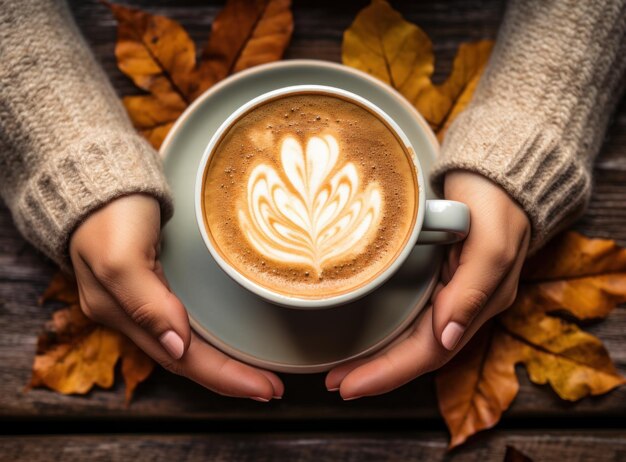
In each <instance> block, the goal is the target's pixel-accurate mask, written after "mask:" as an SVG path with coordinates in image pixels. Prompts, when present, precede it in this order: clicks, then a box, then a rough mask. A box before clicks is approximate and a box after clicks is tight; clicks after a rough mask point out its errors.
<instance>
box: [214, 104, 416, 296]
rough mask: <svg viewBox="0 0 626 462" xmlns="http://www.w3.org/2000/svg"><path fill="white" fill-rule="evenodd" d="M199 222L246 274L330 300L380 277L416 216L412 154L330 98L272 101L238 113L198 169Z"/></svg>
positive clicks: (362, 112) (363, 115) (385, 130)
mask: <svg viewBox="0 0 626 462" xmlns="http://www.w3.org/2000/svg"><path fill="white" fill-rule="evenodd" d="M202 194H203V209H204V219H205V226H206V227H207V231H208V234H209V236H210V239H211V240H212V242H213V244H214V246H215V247H216V249H217V250H218V252H219V253H220V255H221V256H222V258H224V259H225V260H226V261H228V262H229V263H230V265H231V266H233V267H234V268H235V269H237V271H239V272H240V273H242V274H243V275H244V276H246V277H247V278H249V279H250V280H252V281H253V282H255V283H257V284H259V285H261V286H263V287H266V288H268V289H270V290H272V291H275V292H279V293H283V294H286V295H292V296H298V297H302V298H313V299H316V298H327V297H330V296H335V295H339V294H342V293H345V292H349V291H351V290H354V289H356V288H358V287H360V286H362V285H364V284H367V283H368V282H369V281H371V280H372V279H374V278H375V277H376V276H378V275H379V274H380V273H381V272H382V271H384V270H385V269H386V268H387V267H388V266H389V265H390V264H391V263H392V262H393V260H394V259H395V257H396V256H397V254H398V253H399V252H400V251H401V250H402V248H403V247H404V245H405V243H406V240H407V239H408V236H409V234H410V232H411V228H412V225H413V223H414V221H415V217H416V215H417V200H418V198H417V194H418V193H417V186H416V179H415V174H414V171H413V167H412V160H411V159H410V156H409V154H408V153H407V151H406V148H405V147H404V146H403V144H402V143H401V141H400V140H399V139H398V138H397V137H396V135H395V134H394V133H393V132H392V131H391V129H390V128H389V127H388V126H387V125H386V124H385V123H384V122H383V121H382V120H381V119H379V118H378V117H377V116H376V115H374V114H373V113H371V112H370V111H368V110H367V109H365V108H364V107H361V106H359V105H357V104H355V103H352V102H349V101H347V100H343V99H341V98H339V97H336V96H332V95H328V94H297V95H290V96H285V97H280V98H278V99H274V100H271V101H269V102H266V103H264V104H263V105H261V106H257V107H256V108H254V109H253V110H251V111H249V112H248V113H246V114H245V115H243V116H242V117H240V118H239V119H238V120H237V121H236V122H235V123H234V124H233V125H232V126H231V128H230V129H229V130H228V131H227V132H226V134H225V135H224V136H223V137H222V139H221V140H220V142H219V143H218V145H217V146H216V148H215V149H214V151H213V153H212V155H211V158H210V161H209V164H208V166H207V168H206V170H205V176H204V188H203V193H202Z"/></svg>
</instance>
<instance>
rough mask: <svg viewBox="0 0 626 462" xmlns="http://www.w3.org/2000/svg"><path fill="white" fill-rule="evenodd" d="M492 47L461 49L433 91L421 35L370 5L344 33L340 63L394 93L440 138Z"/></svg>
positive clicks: (379, 2) (379, 4) (377, 4)
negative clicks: (378, 80) (447, 73)
mask: <svg viewBox="0 0 626 462" xmlns="http://www.w3.org/2000/svg"><path fill="white" fill-rule="evenodd" d="M492 46H493V43H492V42H491V41H481V42H476V43H464V44H461V46H460V47H459V50H458V52H457V55H456V58H455V59H454V63H453V65H452V72H451V73H450V76H449V77H448V78H447V79H446V81H445V82H443V83H442V84H441V85H435V84H433V82H432V80H431V77H432V74H433V71H434V63H435V58H434V56H433V50H432V43H431V41H430V39H429V38H428V36H427V35H426V33H424V31H423V30H422V29H420V28H419V27H418V26H416V25H415V24H412V23H410V22H408V21H406V20H405V19H404V18H402V16H401V15H400V13H398V12H397V11H396V10H394V9H393V8H391V6H390V5H389V3H387V2H386V1H385V0H372V3H371V4H370V5H369V6H367V7H366V8H364V9H363V10H362V11H361V12H360V13H359V14H358V15H357V17H356V19H355V20H354V22H353V23H352V25H351V26H350V28H348V30H346V31H345V33H344V38H343V46H342V60H343V63H344V64H346V65H348V66H351V67H355V68H357V69H360V70H362V71H365V72H367V73H369V74H371V75H373V76H374V77H377V78H379V79H380V80H382V81H384V82H386V83H388V84H389V85H391V86H392V87H393V88H395V89H396V90H398V91H399V92H400V93H401V94H402V95H403V96H404V97H405V98H406V99H407V100H409V101H410V102H411V103H412V104H413V105H414V106H415V107H416V109H417V110H418V111H419V112H420V113H421V114H422V115H423V116H424V118H425V119H426V120H427V121H428V123H429V124H430V125H431V127H432V128H433V130H435V131H436V132H439V131H444V130H446V129H447V128H448V126H449V125H450V124H451V123H452V121H453V120H454V118H455V117H456V116H457V115H458V114H459V113H460V112H461V111H462V110H463V109H464V108H465V106H466V105H467V104H468V103H469V101H470V99H471V96H472V94H473V92H474V89H475V88H476V85H477V84H478V80H479V79H480V75H481V74H482V72H483V70H484V68H485V66H486V63H487V60H488V58H489V55H490V53H491V49H492ZM442 136H443V135H442Z"/></svg>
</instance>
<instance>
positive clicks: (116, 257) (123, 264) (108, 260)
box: [93, 253, 128, 281]
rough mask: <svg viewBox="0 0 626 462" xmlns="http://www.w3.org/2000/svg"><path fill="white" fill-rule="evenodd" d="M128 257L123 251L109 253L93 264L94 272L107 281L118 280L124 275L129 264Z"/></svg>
mask: <svg viewBox="0 0 626 462" xmlns="http://www.w3.org/2000/svg"><path fill="white" fill-rule="evenodd" d="M127 260H128V259H127V258H126V256H125V255H123V254H121V253H107V254H106V255H105V256H103V257H101V258H99V259H98V261H97V262H96V263H95V264H94V265H93V266H94V268H93V271H94V273H95V274H96V275H97V276H98V277H99V278H101V279H103V280H106V281H116V280H119V279H121V278H122V277H123V275H124V273H125V272H126V268H127V266H128V263H127Z"/></svg>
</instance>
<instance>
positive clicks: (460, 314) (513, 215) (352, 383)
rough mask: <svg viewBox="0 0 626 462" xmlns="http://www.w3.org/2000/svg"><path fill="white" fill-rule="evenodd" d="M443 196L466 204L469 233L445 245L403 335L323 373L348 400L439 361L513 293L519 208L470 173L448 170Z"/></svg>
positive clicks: (526, 229) (521, 239) (523, 221)
mask: <svg viewBox="0 0 626 462" xmlns="http://www.w3.org/2000/svg"><path fill="white" fill-rule="evenodd" d="M444 195H445V198H446V199H451V200H457V201H460V202H464V203H465V204H467V206H468V207H469V209H470V220H471V228H470V232H469V234H468V236H467V238H466V239H465V241H463V242H460V243H458V244H455V245H453V246H451V247H450V249H449V250H448V255H447V258H446V260H445V261H444V264H443V266H442V270H441V277H440V281H439V283H438V285H437V287H436V288H435V291H434V292H433V296H432V299H431V300H432V305H431V306H429V307H428V308H426V309H425V311H424V312H423V313H422V314H421V315H420V316H419V317H418V319H417V320H416V321H415V323H414V324H413V325H412V326H411V327H410V328H409V330H408V336H407V335H405V336H403V337H402V338H398V339H397V340H395V341H394V342H392V343H391V344H390V345H389V346H387V347H386V348H385V349H383V350H382V351H380V352H378V353H376V354H375V355H374V356H373V357H369V358H362V359H357V360H355V361H352V362H349V363H346V364H342V365H339V366H337V367H335V368H334V369H332V370H331V371H330V372H329V373H328V375H327V376H326V388H328V389H329V390H330V391H336V390H339V392H340V394H341V396H342V398H343V399H345V400H349V399H356V398H360V397H362V396H372V395H379V394H382V393H386V392H388V391H391V390H394V389H395V388H398V387H399V386H401V385H403V384H405V383H407V382H409V381H410V380H413V379H414V378H416V377H418V376H420V375H422V374H425V373H427V372H430V371H432V370H435V369H437V368H439V367H441V366H443V365H444V364H445V363H446V362H448V361H449V360H450V359H451V358H452V357H453V356H454V355H455V354H456V353H457V352H458V351H459V350H460V349H461V348H463V346H464V345H465V344H466V343H467V342H468V341H469V339H470V338H471V337H472V336H473V335H474V333H475V332H476V331H477V330H478V329H479V328H480V326H482V325H483V324H484V323H485V321H487V320H488V319H490V318H491V317H493V316H495V315H496V314H498V313H500V312H502V311H503V310H505V309H506V308H508V307H509V306H510V305H511V304H512V303H513V301H514V300H515V297H516V294H517V286H518V281H519V277H520V272H521V269H522V264H523V263H524V259H525V257H526V253H527V251H528V244H529V241H530V233H531V229H530V222H529V220H528V217H527V216H526V214H525V213H524V211H523V210H522V209H521V208H520V206H519V205H518V204H517V202H515V201H514V200H513V199H512V198H511V197H510V196H509V195H508V194H507V193H506V192H505V191H504V190H503V189H502V188H501V187H500V186H498V185H496V184H495V183H493V182H491V181H490V180H488V179H487V178H485V177H483V176H481V175H478V174H475V173H471V172H465V171H453V172H450V173H448V174H446V178H445V184H444Z"/></svg>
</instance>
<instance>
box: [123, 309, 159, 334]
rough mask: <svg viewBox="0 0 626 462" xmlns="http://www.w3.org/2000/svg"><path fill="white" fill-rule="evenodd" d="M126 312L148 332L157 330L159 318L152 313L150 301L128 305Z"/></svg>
mask: <svg viewBox="0 0 626 462" xmlns="http://www.w3.org/2000/svg"><path fill="white" fill-rule="evenodd" d="M126 312H127V313H128V314H129V315H130V317H131V318H132V320H133V321H135V322H136V323H137V324H138V325H139V326H141V327H142V328H144V329H145V330H147V331H149V332H153V331H156V330H158V327H159V324H160V323H159V320H158V317H157V316H156V315H155V313H154V309H153V306H152V304H151V303H143V304H138V305H134V306H133V305H128V306H127V307H126Z"/></svg>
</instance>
